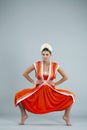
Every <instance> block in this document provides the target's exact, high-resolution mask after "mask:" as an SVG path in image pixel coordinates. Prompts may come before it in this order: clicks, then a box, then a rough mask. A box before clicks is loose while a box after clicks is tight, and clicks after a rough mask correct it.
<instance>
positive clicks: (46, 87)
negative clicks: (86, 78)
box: [14, 61, 75, 114]
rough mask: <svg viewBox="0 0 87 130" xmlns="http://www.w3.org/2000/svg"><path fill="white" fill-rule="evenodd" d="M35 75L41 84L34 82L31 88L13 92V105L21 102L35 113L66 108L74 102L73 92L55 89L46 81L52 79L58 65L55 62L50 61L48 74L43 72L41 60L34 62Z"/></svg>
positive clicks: (54, 76)
mask: <svg viewBox="0 0 87 130" xmlns="http://www.w3.org/2000/svg"><path fill="white" fill-rule="evenodd" d="M34 66H35V73H36V74H35V75H36V78H37V79H38V80H42V81H43V83H42V84H35V86H34V87H33V88H27V89H24V90H21V91H19V92H17V93H16V94H15V99H14V102H15V105H16V106H17V105H18V103H20V102H21V103H22V106H23V107H24V108H25V109H26V110H27V111H29V112H32V113H35V114H45V113H48V112H53V111H62V110H65V109H67V108H68V107H69V106H71V105H72V104H73V103H74V102H75V94H74V93H73V92H70V91H68V90H63V89H57V88H55V86H53V85H50V84H48V83H47V80H54V79H55V78H56V72H57V69H58V68H59V65H58V64H57V63H55V62H51V63H50V67H49V74H47V75H46V74H45V75H44V73H43V62H41V61H38V62H35V63H34Z"/></svg>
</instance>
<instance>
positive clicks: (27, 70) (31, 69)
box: [23, 64, 35, 74]
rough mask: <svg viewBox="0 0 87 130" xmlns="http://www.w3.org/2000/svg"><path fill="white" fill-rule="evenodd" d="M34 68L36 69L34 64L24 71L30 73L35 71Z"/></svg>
mask: <svg viewBox="0 0 87 130" xmlns="http://www.w3.org/2000/svg"><path fill="white" fill-rule="evenodd" d="M34 69H35V67H34V64H32V65H31V66H29V67H28V68H27V69H26V70H25V71H24V73H23V74H25V73H30V72H31V71H33V70H34Z"/></svg>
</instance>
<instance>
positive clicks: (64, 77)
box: [54, 67, 68, 86]
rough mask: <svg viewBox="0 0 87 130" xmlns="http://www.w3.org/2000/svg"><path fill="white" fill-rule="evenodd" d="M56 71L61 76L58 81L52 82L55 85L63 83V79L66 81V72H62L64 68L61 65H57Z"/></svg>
mask: <svg viewBox="0 0 87 130" xmlns="http://www.w3.org/2000/svg"><path fill="white" fill-rule="evenodd" d="M57 71H58V72H59V73H60V75H61V76H62V78H61V79H60V80H59V81H57V82H55V83H54V85H55V86H57V85H59V84H61V83H63V82H64V81H66V80H67V79H68V76H67V74H66V73H65V72H64V70H63V69H62V68H61V67H59V68H58V70H57Z"/></svg>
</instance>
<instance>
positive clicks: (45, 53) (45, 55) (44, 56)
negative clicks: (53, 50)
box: [42, 51, 51, 61]
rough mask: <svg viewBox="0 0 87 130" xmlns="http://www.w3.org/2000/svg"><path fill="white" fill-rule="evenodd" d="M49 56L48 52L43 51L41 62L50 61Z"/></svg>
mask: <svg viewBox="0 0 87 130" xmlns="http://www.w3.org/2000/svg"><path fill="white" fill-rule="evenodd" d="M50 58H51V54H50V52H49V51H43V52H42V59H43V61H50Z"/></svg>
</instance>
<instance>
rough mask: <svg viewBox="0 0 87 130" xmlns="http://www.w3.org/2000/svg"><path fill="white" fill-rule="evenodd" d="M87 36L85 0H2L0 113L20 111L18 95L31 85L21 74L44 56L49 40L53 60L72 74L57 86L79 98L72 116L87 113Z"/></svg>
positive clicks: (16, 112) (0, 24)
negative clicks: (43, 48)
mask: <svg viewBox="0 0 87 130" xmlns="http://www.w3.org/2000/svg"><path fill="white" fill-rule="evenodd" d="M86 35H87V1H86V0H0V115H2V116H11V115H17V114H18V113H19V111H18V109H16V108H15V106H14V95H15V93H16V92H17V91H19V90H21V89H24V88H28V87H33V86H32V85H31V84H30V83H29V82H28V81H27V80H26V79H25V78H24V77H23V76H22V73H23V72H24V70H25V69H26V68H27V67H28V66H30V65H31V64H32V63H34V62H35V61H37V60H41V55H40V46H41V45H42V44H43V43H44V42H48V43H50V44H51V45H52V46H53V56H52V60H54V61H56V62H58V63H59V64H60V66H61V67H62V68H63V69H64V70H65V71H66V72H67V73H68V76H69V80H67V81H66V82H65V83H63V84H61V85H60V86H58V87H61V88H64V89H69V90H71V91H73V92H74V93H75V94H76V97H77V100H76V103H75V104H74V106H73V108H72V112H71V113H72V115H73V116H87V105H86V99H87V79H86V78H87V75H86V74H87V59H86V55H87V36H86ZM31 76H33V74H32V75H31ZM33 78H34V77H33Z"/></svg>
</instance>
